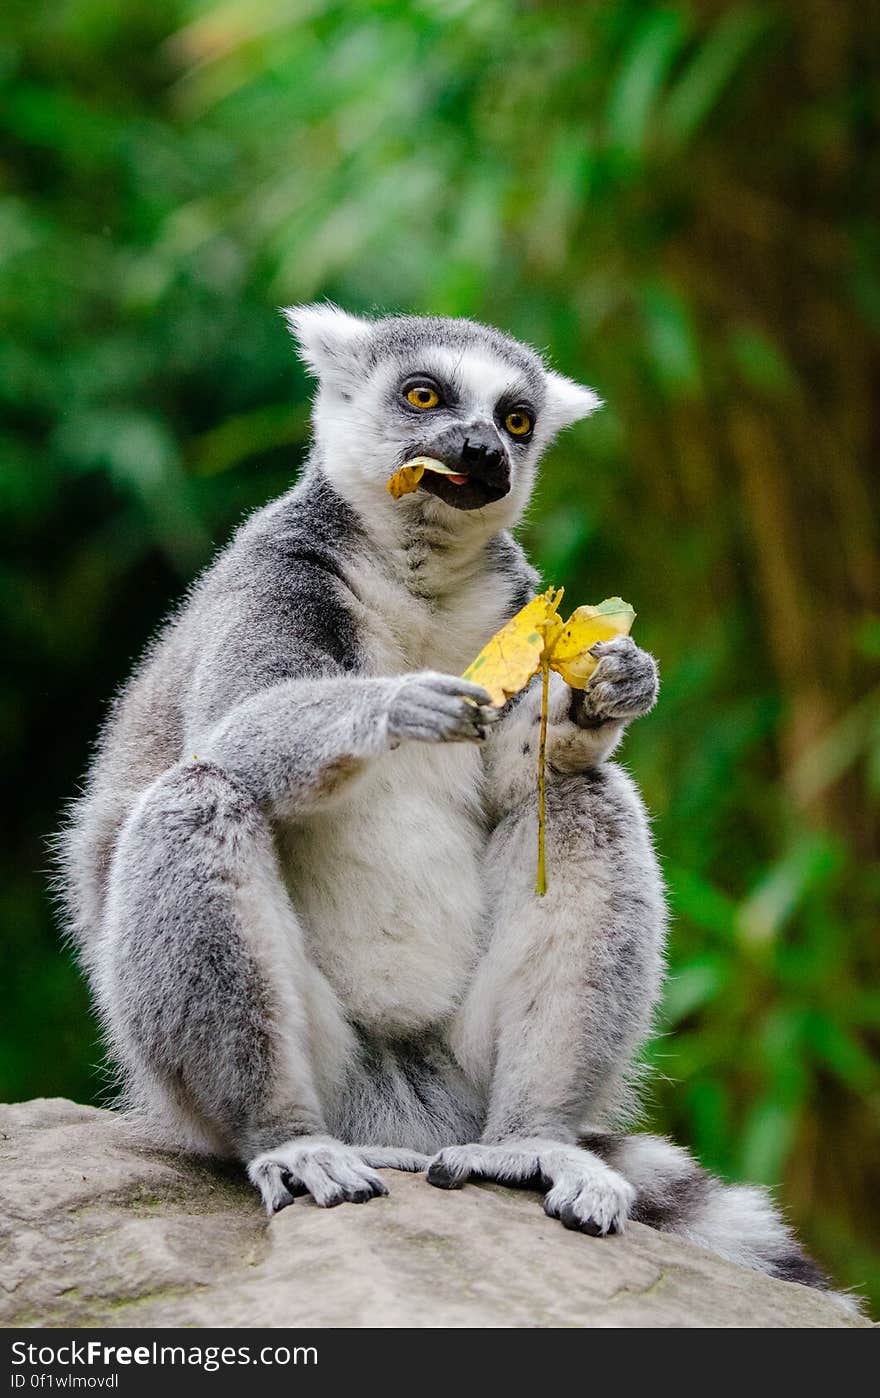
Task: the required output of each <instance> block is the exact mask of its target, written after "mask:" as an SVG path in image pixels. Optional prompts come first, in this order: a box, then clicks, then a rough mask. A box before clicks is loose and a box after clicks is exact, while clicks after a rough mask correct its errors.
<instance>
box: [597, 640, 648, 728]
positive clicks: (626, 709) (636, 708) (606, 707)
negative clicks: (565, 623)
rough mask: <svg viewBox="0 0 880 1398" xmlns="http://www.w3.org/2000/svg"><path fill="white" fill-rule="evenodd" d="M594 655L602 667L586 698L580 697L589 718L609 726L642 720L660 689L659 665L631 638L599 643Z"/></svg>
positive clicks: (598, 670)
mask: <svg viewBox="0 0 880 1398" xmlns="http://www.w3.org/2000/svg"><path fill="white" fill-rule="evenodd" d="M590 654H591V655H594V656H596V658H597V659H598V661H599V664H598V665H597V666H596V668H595V670H594V671H593V673H592V675H591V676H590V679H589V681H588V683H587V687H586V689H585V690H583V691H582V696H581V695H578V696H577V697H578V699H579V700H580V702H581V704H582V707H583V716H584V717H585V718H586V719H588V720H589V719H592V720H593V721H594V722H595V721H598V722H600V723H607V722H609V721H610V720H612V719H619V720H626V719H631V718H638V717H639V715H640V714H646V713H647V712H648V711H649V709H653V707H654V705H655V704H656V702H657V693H658V690H659V687H660V680H659V676H658V673H657V662H656V660H655V659H654V657H653V656H652V655H649V654H648V652H647V651H644V650H640V649H639V647H638V646H637V645H636V643H635V641H634V640H633V639H632V637H631V636H615V637H614V639H613V640H611V641H597V642H596V644H595V645H594V646H592V647H591V649H590ZM576 721H577V719H576Z"/></svg>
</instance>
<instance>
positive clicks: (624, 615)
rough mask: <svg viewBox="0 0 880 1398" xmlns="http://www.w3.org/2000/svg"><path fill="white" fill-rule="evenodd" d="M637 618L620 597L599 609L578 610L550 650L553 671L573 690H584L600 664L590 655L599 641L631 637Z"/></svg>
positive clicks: (608, 600) (586, 608)
mask: <svg viewBox="0 0 880 1398" xmlns="http://www.w3.org/2000/svg"><path fill="white" fill-rule="evenodd" d="M635 617H636V614H635V612H634V611H633V609H632V607H631V606H630V605H629V603H628V602H624V601H623V600H622V599H621V598H620V597H607V598H606V599H605V601H604V602H600V603H599V605H598V607H578V608H577V610H576V611H574V612H572V614H571V616H570V617H569V618H568V621H567V622H566V623H565V625H564V626H563V628H562V631H561V633H560V634H559V636H558V637H557V638H556V640H555V641H554V642H553V644H552V646H551V648H550V650H549V653H548V656H547V659H548V661H549V663H550V668H551V669H552V670H556V671H557V672H558V673H559V674H560V675H561V676H562V678H563V679H564V680H565V682H566V684H570V685H571V687H572V689H584V688H585V686H586V683H587V680H588V679H589V678H590V676H591V675H592V673H593V671H594V670H595V668H596V666H597V665H598V664H599V662H598V660H597V659H596V657H595V656H593V655H590V647H591V646H594V645H595V644H596V642H597V641H610V640H611V639H612V638H613V637H614V636H627V635H629V632H630V630H631V628H632V624H633V622H634V621H635Z"/></svg>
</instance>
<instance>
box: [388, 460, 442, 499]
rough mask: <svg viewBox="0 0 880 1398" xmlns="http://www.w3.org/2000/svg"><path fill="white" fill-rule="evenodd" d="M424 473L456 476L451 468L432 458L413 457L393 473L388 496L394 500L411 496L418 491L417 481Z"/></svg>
mask: <svg viewBox="0 0 880 1398" xmlns="http://www.w3.org/2000/svg"><path fill="white" fill-rule="evenodd" d="M426 471H434V472H435V473H436V474H437V475H438V476H455V475H457V474H458V473H457V472H456V471H453V469H452V467H451V466H444V464H443V462H442V461H437V460H436V458H435V457H433V456H414V457H413V458H412V460H411V461H405V462H404V464H403V465H402V466H401V467H400V468H399V470H397V471H395V472H394V475H393V476H392V477H391V479H390V481H389V482H388V493H389V495H392V496H393V497H394V499H395V500H399V499H400V498H401V496H403V495H412V493H413V491H414V490H418V488H419V481H420V480H421V479H422V476H423V475H424V474H425V472H426Z"/></svg>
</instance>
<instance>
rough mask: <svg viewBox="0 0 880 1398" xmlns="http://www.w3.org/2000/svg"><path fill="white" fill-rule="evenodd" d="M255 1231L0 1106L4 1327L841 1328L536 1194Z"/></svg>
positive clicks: (108, 1118)
mask: <svg viewBox="0 0 880 1398" xmlns="http://www.w3.org/2000/svg"><path fill="white" fill-rule="evenodd" d="M387 1177H388V1183H389V1185H390V1187H391V1191H392V1192H391V1194H390V1196H389V1197H388V1198H387V1199H376V1200H373V1201H371V1202H370V1203H369V1204H366V1205H363V1206H360V1207H355V1206H353V1205H349V1204H346V1205H343V1206H342V1207H340V1208H338V1209H327V1210H324V1209H318V1208H316V1207H315V1206H314V1205H313V1204H311V1203H310V1202H305V1201H303V1200H297V1202H296V1203H295V1204H293V1205H292V1206H291V1207H290V1208H287V1209H285V1210H284V1211H283V1212H282V1213H280V1214H279V1215H277V1217H276V1218H274V1219H273V1220H272V1221H271V1223H270V1222H267V1220H266V1218H265V1216H264V1214H263V1212H262V1209H261V1206H260V1203H259V1201H258V1198H257V1195H256V1193H255V1192H254V1191H253V1190H251V1188H250V1187H249V1186H248V1185H247V1184H246V1183H245V1182H244V1181H243V1179H242V1178H241V1175H240V1174H239V1172H238V1171H236V1170H234V1169H232V1168H218V1167H216V1166H211V1165H208V1164H205V1163H204V1162H200V1161H195V1160H193V1159H190V1158H188V1157H183V1156H175V1155H168V1154H163V1153H160V1152H157V1151H152V1150H147V1149H145V1148H144V1147H143V1146H142V1145H140V1144H138V1141H137V1139H136V1137H135V1136H134V1134H133V1133H132V1131H131V1130H130V1128H129V1127H127V1126H126V1124H125V1123H124V1122H123V1121H122V1120H121V1119H120V1118H118V1117H117V1116H115V1115H114V1114H113V1113H112V1112H107V1111H99V1110H97V1109H96V1108H94V1107H80V1106H77V1105H76V1104H75V1103H73V1102H67V1101H64V1100H63V1099H55V1100H49V1099H39V1100H37V1101H34V1102H25V1103H21V1104H19V1105H16V1106H9V1107H0V1195H2V1199H3V1207H2V1218H0V1239H2V1253H0V1323H2V1324H3V1325H4V1326H13V1325H19V1326H31V1327H33V1326H37V1327H45V1326H236V1327H246V1326H294V1327H299V1326H304V1327H305V1326H371V1327H386V1326H393V1327H397V1326H403V1327H423V1326H455V1327H479V1328H484V1327H519V1326H522V1327H544V1326H550V1327H560V1326H590V1327H593V1326H595V1327H630V1326H638V1327H659V1326H676V1327H678V1326H713V1327H728V1326H753V1327H754V1326H760V1327H792V1326H796V1327H801V1326H804V1327H821V1328H829V1327H847V1326H849V1327H854V1326H866V1325H868V1324H869V1322H868V1321H864V1320H859V1319H857V1318H853V1317H850V1316H848V1315H846V1314H844V1313H843V1312H842V1311H841V1310H840V1309H839V1308H838V1307H837V1306H835V1305H834V1304H833V1303H832V1302H830V1301H828V1300H827V1299H826V1298H825V1297H823V1296H821V1295H819V1294H818V1293H816V1292H814V1291H810V1290H807V1289H806V1288H805V1287H801V1286H795V1285H792V1284H790V1283H787V1282H776V1281H770V1280H769V1279H768V1278H766V1277H761V1276H757V1275H755V1274H754V1273H752V1272H747V1271H744V1270H742V1269H741V1268H739V1267H736V1266H733V1265H732V1264H730V1263H727V1262H722V1261H720V1260H719V1259H718V1258H715V1257H713V1256H712V1255H711V1254H709V1253H707V1252H703V1251H702V1250H701V1249H699V1248H695V1247H691V1246H689V1245H687V1244H685V1243H683V1242H680V1241H678V1240H677V1239H673V1238H669V1237H664V1236H662V1235H661V1234H658V1233H655V1232H653V1231H652V1230H651V1229H649V1228H643V1227H640V1226H639V1225H638V1224H632V1225H630V1227H629V1229H628V1230H627V1233H626V1236H625V1237H620V1238H606V1239H598V1238H588V1237H584V1236H582V1235H581V1234H578V1233H568V1232H566V1231H565V1230H564V1229H563V1228H561V1227H560V1225H559V1224H558V1223H556V1222H554V1221H553V1220H551V1219H548V1218H547V1217H545V1215H544V1213H543V1211H542V1209H541V1207H540V1204H539V1202H538V1200H537V1198H536V1197H535V1195H533V1194H529V1193H525V1192H522V1191H519V1190H512V1189H503V1188H499V1187H497V1186H494V1185H481V1186H469V1187H467V1188H465V1189H463V1190H460V1191H456V1192H448V1193H447V1192H446V1191H442V1190H438V1189H432V1188H430V1186H428V1185H426V1183H425V1180H424V1178H423V1177H422V1176H420V1175H416V1176H410V1175H401V1174H396V1173H394V1172H389V1173H388V1176H387Z"/></svg>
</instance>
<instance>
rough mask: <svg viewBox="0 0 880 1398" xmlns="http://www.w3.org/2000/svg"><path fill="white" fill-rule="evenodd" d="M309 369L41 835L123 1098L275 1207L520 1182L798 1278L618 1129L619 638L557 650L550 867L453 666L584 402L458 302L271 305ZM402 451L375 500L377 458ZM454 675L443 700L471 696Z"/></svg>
mask: <svg viewBox="0 0 880 1398" xmlns="http://www.w3.org/2000/svg"><path fill="white" fill-rule="evenodd" d="M287 317H288V321H289V324H290V326H291V328H292V330H293V333H294V335H295V337H296V339H297V340H298V342H299V346H300V351H301V354H302V356H303V358H304V360H305V362H306V364H307V365H308V367H309V368H310V369H311V371H312V372H313V373H314V374H315V375H316V376H317V379H318V391H317V397H316V400H315V409H314V449H313V451H312V454H311V456H310V458H309V461H308V464H307V467H306V469H305V472H304V474H303V477H302V479H301V481H300V482H299V484H298V485H296V487H295V488H294V489H292V490H291V491H290V492H289V493H288V494H286V495H284V496H282V498H281V499H279V500H276V501H275V502H274V503H273V504H270V505H269V506H267V507H266V508H265V509H261V510H259V511H258V512H257V513H256V514H255V515H254V516H253V517H252V518H251V519H249V520H248V521H247V522H246V523H245V525H244V526H243V527H242V528H241V529H240V530H239V531H238V533H237V534H236V536H235V538H234V539H233V541H232V543H231V544H230V545H229V546H228V547H227V548H226V549H225V550H224V551H223V552H222V553H221V554H220V556H219V558H218V559H217V560H216V562H215V563H214V564H213V566H211V567H210V568H209V569H208V571H207V572H206V573H205V574H204V576H203V577H202V578H201V579H200V580H199V581H198V582H197V583H196V585H195V587H194V588H193V590H192V592H191V593H190V595H189V597H188V598H187V600H186V602H185V604H184V605H183V607H182V608H181V609H180V611H179V612H178V613H177V615H176V616H174V617H173V618H172V620H171V621H170V622H169V623H168V624H167V626H166V627H165V629H164V631H163V632H162V633H161V635H160V636H159V639H158V640H157V641H156V643H155V644H154V645H153V646H152V647H151V648H150V649H149V651H148V652H147V655H146V657H145V658H144V660H143V662H142V663H141V665H140V666H139V668H138V669H137V671H136V673H135V675H134V677H133V678H132V679H131V680H130V682H129V683H128V685H127V686H126V688H125V689H124V690H123V692H122V693H121V695H120V697H119V698H118V699H117V701H116V703H115V705H114V707H113V710H112V713H111V716H110V718H109V720H108V722H107V724H106V726H105V729H104V732H103V736H102V738H101V741H100V746H99V750H98V753H97V756H96V758H95V760H94V763H93V766H92V769H91V773H90V776H89V779H88V784H87V787H86V790H85V793H84V794H83V796H82V797H81V799H79V800H78V801H77V802H76V804H75V806H74V809H73V813H72V819H71V821H70V823H69V825H68V827H67V829H66V831H65V833H64V835H63V836H62V839H61V843H62V855H63V865H64V877H65V883H66V888H67V897H68V904H69V910H70V918H71V926H72V931H73V935H74V937H75V939H76V942H77V943H78V946H79V948H80V952H81V957H82V960H83V963H84V965H85V968H86V971H87V973H88V976H89V979H90V981H91V984H92V988H93V991H94V995H95V999H96V1001H97V1004H98V1007H99V1010H100V1013H101V1016H102V1019H103V1023H104V1026H105V1029H106V1032H107V1038H108V1042H109V1046H110V1050H111V1052H112V1054H113V1056H114V1058H115V1059H116V1060H117V1062H118V1063H119V1065H120V1067H121V1070H122V1073H123V1076H124V1083H125V1101H126V1102H127V1104H128V1106H129V1107H130V1108H131V1109H133V1110H135V1111H137V1112H138V1113H139V1114H140V1115H141V1116H143V1117H145V1118H146V1119H147V1120H149V1121H150V1122H152V1123H153V1127H152V1129H153V1130H154V1131H155V1132H156V1133H157V1135H156V1139H161V1140H163V1141H165V1142H166V1143H168V1142H176V1143H178V1144H181V1145H183V1146H185V1147H187V1148H190V1149H193V1150H198V1151H204V1152H212V1153H219V1154H225V1155H230V1156H235V1157H237V1158H238V1159H239V1160H241V1161H242V1162H243V1163H244V1164H245V1165H246V1167H247V1170H248V1173H249V1175H250V1178H251V1180H252V1181H253V1183H254V1184H255V1185H256V1186H257V1187H258V1188H259V1190H260V1192H261V1194H262V1197H263V1200H264V1201H265V1204H266V1207H267V1208H268V1210H269V1211H270V1212H271V1211H273V1210H276V1209H280V1208H282V1207H284V1206H285V1205H286V1204H289V1203H290V1202H291V1201H292V1199H293V1197H294V1196H295V1195H297V1194H302V1193H308V1194H310V1195H311V1196H312V1198H313V1199H314V1200H315V1202H316V1203H318V1204H321V1205H325V1206H329V1205H333V1204H338V1203H340V1202H341V1201H343V1200H351V1201H355V1202H361V1201H363V1200H366V1199H369V1198H371V1197H372V1196H374V1195H378V1194H384V1193H386V1185H385V1182H384V1181H383V1179H382V1178H381V1176H379V1175H378V1174H377V1173H376V1169H377V1167H378V1168H381V1167H392V1168H396V1169H402V1170H420V1169H422V1168H425V1167H428V1176H427V1178H428V1181H429V1182H430V1183H431V1184H435V1185H439V1186H441V1187H445V1188H451V1187H454V1186H457V1185H460V1184H462V1183H464V1182H465V1181H466V1180H467V1179H468V1178H470V1177H479V1178H489V1179H495V1180H508V1181H510V1180H517V1181H525V1182H531V1183H532V1184H533V1185H534V1186H535V1187H536V1188H539V1189H540V1190H541V1191H542V1192H543V1194H544V1207H545V1209H546V1211H547V1213H548V1214H550V1215H552V1216H553V1217H556V1218H559V1219H561V1221H562V1223H563V1224H564V1225H565V1226H566V1227H567V1228H573V1229H579V1230H581V1231H582V1232H586V1233H592V1234H606V1233H615V1232H618V1231H619V1230H620V1229H622V1228H623V1226H624V1223H625V1221H626V1219H627V1218H634V1219H640V1220H643V1221H644V1222H647V1223H650V1224H653V1225H654V1226H655V1227H657V1228H660V1229H666V1230H669V1231H672V1232H675V1233H678V1234H681V1235H683V1236H685V1237H687V1238H690V1239H691V1240H693V1241H694V1242H696V1243H699V1244H702V1245H704V1246H706V1247H708V1248H711V1249H713V1250H714V1251H716V1252H717V1253H720V1254H722V1255H724V1256H726V1257H729V1258H732V1259H735V1260H736V1261H739V1262H742V1263H745V1264H746V1265H748V1266H751V1267H754V1268H757V1269H759V1270H760V1271H763V1272H767V1273H770V1274H771V1275H774V1276H778V1277H785V1278H788V1279H792V1280H796V1281H799V1282H804V1283H807V1284H809V1285H816V1286H823V1285H824V1284H825V1283H824V1279H823V1278H822V1277H821V1275H820V1274H819V1272H818V1270H817V1269H816V1268H815V1267H814V1266H813V1264H812V1263H811V1262H809V1261H808V1259H806V1258H805V1257H804V1255H803V1253H802V1252H801V1250H800V1248H799V1247H798V1245H797V1243H796V1242H795V1241H794V1239H793V1237H792V1235H791V1233H790V1232H789V1230H788V1229H787V1227H786V1226H785V1224H784V1223H783V1222H782V1220H781V1219H780V1217H779V1215H778V1214H777V1212H776V1211H775V1209H774V1208H773V1206H772V1204H771V1202H770V1200H769V1199H768V1197H767V1196H766V1195H765V1193H763V1192H762V1191H761V1190H758V1189H754V1188H748V1187H743V1186H738V1187H726V1186H724V1185H721V1184H719V1183H718V1182H717V1181H715V1180H713V1179H712V1178H710V1177H709V1176H707V1175H706V1174H704V1173H703V1172H702V1171H701V1170H700V1168H699V1167H698V1166H696V1165H695V1164H694V1162H693V1161H692V1160H691V1158H690V1157H689V1155H688V1154H687V1153H686V1152H685V1151H683V1150H681V1149H679V1148H677V1147H676V1146H674V1145H672V1144H670V1143H669V1142H667V1141H665V1140H662V1139H659V1138H657V1137H651V1136H638V1135H636V1136H631V1135H623V1134H620V1133H619V1132H617V1131H615V1130H614V1129H613V1128H614V1127H615V1125H616V1124H618V1123H619V1121H620V1119H621V1113H622V1112H623V1111H624V1110H625V1109H626V1108H628V1107H629V1106H631V1102H630V1097H631V1089H632V1065H633V1062H634V1059H635V1057H636V1055H637V1053H638V1050H639V1048H640V1046H641V1045H642V1043H643V1041H644V1039H645V1037H646V1035H647V1034H648V1032H649V1030H650V1026H651V1015H652V1010H653V1007H654V1005H655V1002H656V1000H657V995H658V991H659V988H660V983H661V976H662V971H663V943H664V922H665V917H664V901H663V892H662V887H661V880H660V875H659V872H658V868H657V864H656V861H655V858H654V854H653V851H652V847H651V841H650V837H649V833H648V826H647V821H646V818H645V814H644V811H643V808H642V805H641V802H640V799H639V797H638V795H637V793H636V790H635V788H634V786H633V783H632V781H631V780H630V779H629V777H628V776H627V775H626V774H625V773H624V772H623V771H622V770H621V768H620V767H618V766H616V765H615V764H614V763H613V762H611V761H609V758H610V757H611V754H612V752H613V751H614V749H615V747H616V746H617V744H618V742H619V741H620V738H621V735H622V733H623V730H624V728H625V726H626V724H627V723H628V722H629V720H630V719H632V718H635V717H636V716H638V715H639V714H643V713H646V712H647V711H648V710H649V709H650V708H651V707H652V705H653V704H654V702H655V699H656V695H657V683H658V681H657V668H656V665H655V663H654V661H653V660H652V659H651V657H650V656H648V655H646V654H645V653H644V652H643V651H641V650H639V649H638V648H637V647H636V646H635V645H634V643H633V642H632V641H631V640H630V639H629V638H622V639H618V640H615V641H610V642H607V643H604V644H602V645H600V646H598V647H597V654H599V655H600V657H601V658H600V662H599V665H598V668H597V669H596V671H595V673H594V675H593V677H592V679H591V680H590V682H589V684H588V686H587V688H586V690H585V691H584V692H582V693H575V692H573V691H571V690H569V689H567V687H566V686H565V684H564V683H563V682H562V681H561V680H559V678H558V677H557V676H554V683H553V686H552V689H551V697H550V725H549V737H548V745H547V794H546V802H547V861H548V870H549V887H548V891H547V894H546V897H543V898H540V897H537V896H536V895H535V893H534V888H533V883H534V851H535V843H536V835H535V831H536V794H535V793H536V780H535V773H536V741H537V733H538V729H537V726H536V725H537V723H538V718H539V704H540V684H539V683H538V685H537V687H536V686H535V685H534V684H533V685H532V687H531V688H530V689H529V690H527V691H526V692H525V693H524V694H523V695H521V696H520V697H519V699H518V700H516V701H514V702H512V703H511V704H509V705H508V706H507V708H506V709H505V710H504V711H503V713H502V716H501V718H500V720H499V721H498V722H497V723H493V722H491V720H492V718H493V717H494V711H490V709H489V708H488V707H487V706H486V704H487V700H488V696H487V695H486V694H485V693H484V692H483V691H482V690H480V689H479V688H477V687H475V686H474V685H473V684H469V683H467V682H465V681H464V680H462V679H459V678H456V677H457V676H458V675H460V674H461V672H462V671H463V670H464V669H465V667H466V666H467V665H468V663H469V662H470V661H471V660H472V659H473V658H474V656H475V655H476V654H477V652H478V651H479V650H480V649H481V647H482V646H483V645H484V644H485V642H486V640H487V639H488V637H489V636H490V635H491V634H492V633H493V632H495V631H496V630H497V629H498V628H499V627H500V626H501V625H502V624H503V623H504V622H505V621H507V620H508V619H509V618H510V617H511V616H512V615H513V613H514V612H515V611H516V610H517V609H518V608H519V607H521V606H522V605H523V604H524V603H525V602H526V601H527V600H528V598H529V597H530V596H531V595H533V593H534V591H535V589H536V583H537V578H536V574H535V572H534V571H533V569H532V568H531V567H530V566H529V564H528V563H527V561H526V559H525V557H524V555H523V553H522V551H521V549H520V548H519V546H518V545H517V544H516V543H515V542H514V540H513V539H512V537H511V535H510V534H509V533H508V532H507V531H508V530H509V529H510V528H511V527H512V526H513V525H514V524H516V522H517V520H518V519H519V518H520V516H521V515H522V513H523V510H524V508H525V506H526V504H527V502H528V499H529V496H530V494H531V491H532V486H533V482H534V478H535V471H536V467H537V464H538V459H539V457H540V456H541V455H542V453H543V451H544V449H545V448H546V447H547V445H548V443H549V442H550V441H551V440H552V438H553V437H554V436H555V435H556V433H557V432H558V431H559V430H560V429H561V428H564V427H566V426H568V425H569V424H571V423H573V422H575V421H577V420H578V419H579V418H583V417H585V416H587V415H588V414H590V413H591V412H592V411H593V410H594V408H596V407H597V405H598V401H599V400H598V398H597V396H596V394H595V393H593V392H592V391H591V390H590V389H588V388H583V387H580V386H579V385H577V384H575V383H573V382H572V381H571V380H569V379H567V378H564V377H562V376H561V375H560V374H557V373H554V372H552V371H551V370H549V369H548V368H547V367H546V366H545V365H544V363H543V362H542V360H541V359H540V358H539V356H538V355H537V354H536V353H535V352H533V351H532V350H531V349H529V348H527V347H526V346H524V345H522V344H520V343H518V342H516V341H515V340H512V339H510V338H508V337H507V336H506V335H503V334H501V333H499V332H498V331H495V330H492V329H488V328H486V327H484V326H481V325H477V324H475V323H473V322H470V321H467V320H453V319H435V318H418V317H410V316H394V317H389V318H386V319H379V320H375V321H366V320H362V319H359V318H355V317H353V316H350V315H347V314H345V313H344V312H342V311H340V310H338V309H337V308H335V307H333V306H327V305H325V306H306V307H301V308H298V309H294V310H291V311H289V312H287ZM418 454H425V455H428V456H432V457H434V458H439V459H440V460H442V461H443V462H444V463H445V464H446V465H448V466H453V467H454V468H455V470H456V475H454V476H449V477H444V476H441V475H431V474H426V475H425V476H424V478H423V480H422V482H421V486H420V489H419V490H418V492H417V493H415V494H413V495H411V496H408V497H406V498H405V499H403V500H401V501H397V502H396V501H394V500H393V499H392V498H391V497H390V495H389V494H388V491H387V490H386V482H387V480H388V478H389V476H390V475H391V474H392V472H393V471H394V470H395V469H396V468H397V467H398V466H400V465H401V464H402V463H403V462H404V461H406V460H408V459H409V458H412V457H413V456H416V455H418ZM474 701H476V702H474Z"/></svg>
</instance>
